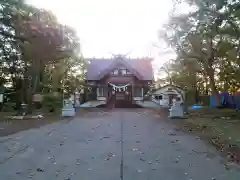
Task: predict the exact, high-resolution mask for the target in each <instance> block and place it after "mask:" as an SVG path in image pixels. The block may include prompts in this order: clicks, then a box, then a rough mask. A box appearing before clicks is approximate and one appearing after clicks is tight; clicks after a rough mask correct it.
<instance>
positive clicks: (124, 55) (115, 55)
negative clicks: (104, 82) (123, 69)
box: [111, 52, 131, 59]
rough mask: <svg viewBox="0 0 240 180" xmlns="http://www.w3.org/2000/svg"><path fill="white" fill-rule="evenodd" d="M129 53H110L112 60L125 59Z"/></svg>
mask: <svg viewBox="0 0 240 180" xmlns="http://www.w3.org/2000/svg"><path fill="white" fill-rule="evenodd" d="M130 53H131V52H128V53H126V54H114V53H111V54H112V56H113V58H114V59H127V56H128V55H129V54H130Z"/></svg>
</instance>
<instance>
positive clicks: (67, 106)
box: [62, 100, 76, 117]
mask: <svg viewBox="0 0 240 180" xmlns="http://www.w3.org/2000/svg"><path fill="white" fill-rule="evenodd" d="M75 114H76V112H75V108H74V107H73V105H72V102H71V101H69V100H68V101H65V103H64V106H63V108H62V116H63V117H73V116H75Z"/></svg>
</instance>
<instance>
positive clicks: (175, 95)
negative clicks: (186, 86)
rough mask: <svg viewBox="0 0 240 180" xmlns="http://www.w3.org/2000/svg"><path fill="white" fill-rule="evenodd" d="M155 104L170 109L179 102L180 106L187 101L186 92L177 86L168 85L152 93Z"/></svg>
mask: <svg viewBox="0 0 240 180" xmlns="http://www.w3.org/2000/svg"><path fill="white" fill-rule="evenodd" d="M150 95H151V99H152V101H153V102H155V103H157V104H159V105H160V106H162V107H170V106H172V105H173V103H174V101H175V100H177V101H178V102H179V103H180V104H181V103H183V102H184V100H185V91H184V90H183V89H182V88H180V87H178V86H175V85H170V84H169V85H166V86H163V87H160V88H158V89H156V90H154V91H153V92H151V93H150Z"/></svg>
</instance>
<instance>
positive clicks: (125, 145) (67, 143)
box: [0, 108, 240, 180]
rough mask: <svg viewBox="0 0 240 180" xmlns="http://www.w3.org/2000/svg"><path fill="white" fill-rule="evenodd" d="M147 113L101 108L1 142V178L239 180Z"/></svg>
mask: <svg viewBox="0 0 240 180" xmlns="http://www.w3.org/2000/svg"><path fill="white" fill-rule="evenodd" d="M170 122H171V121H170V120H168V119H167V118H162V116H159V115H156V114H154V113H152V112H150V111H148V110H147V109H144V108H141V109H120V108H119V109H117V108H115V109H111V110H105V109H103V108H102V109H96V110H95V111H91V112H87V113H81V114H79V115H77V116H75V117H74V118H73V119H71V120H69V121H68V120H63V121H60V122H56V123H52V124H50V125H46V126H43V127H41V128H37V129H31V130H28V131H22V132H19V133H16V134H13V135H10V136H7V137H1V138H0V144H1V145H0V174H1V178H0V179H1V180H9V179H18V180H26V179H34V180H43V179H47V180H52V179H54V180H63V179H68V180H69V179H71V180H79V179H104V180H113V179H124V180H133V179H136V180H147V179H150V180H159V179H164V180H176V179H177V180H190V179H193V180H203V179H204V180H205V179H206V180H210V179H212V180H213V179H216V180H237V179H240V171H239V169H238V168H237V167H230V169H226V168H225V166H224V164H222V163H221V162H222V160H224V158H222V157H221V156H219V153H218V152H217V151H216V150H215V149H214V148H213V147H212V146H210V145H208V144H206V143H205V142H204V141H202V140H201V139H196V138H195V135H193V134H189V133H185V132H181V131H178V130H177V129H176V125H174V124H172V123H170Z"/></svg>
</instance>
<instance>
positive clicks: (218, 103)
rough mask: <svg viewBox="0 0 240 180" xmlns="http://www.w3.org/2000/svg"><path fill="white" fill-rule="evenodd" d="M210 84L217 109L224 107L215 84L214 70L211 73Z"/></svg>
mask: <svg viewBox="0 0 240 180" xmlns="http://www.w3.org/2000/svg"><path fill="white" fill-rule="evenodd" d="M209 82H210V86H211V90H212V95H213V97H214V100H215V103H216V107H220V106H221V105H222V103H221V99H220V96H219V93H218V90H217V87H216V84H215V80H214V73H213V70H212V72H210V73H209Z"/></svg>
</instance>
